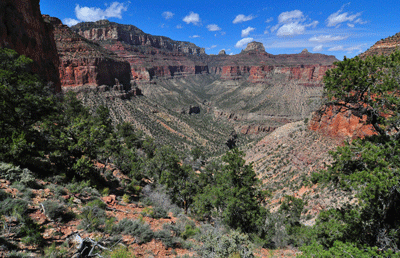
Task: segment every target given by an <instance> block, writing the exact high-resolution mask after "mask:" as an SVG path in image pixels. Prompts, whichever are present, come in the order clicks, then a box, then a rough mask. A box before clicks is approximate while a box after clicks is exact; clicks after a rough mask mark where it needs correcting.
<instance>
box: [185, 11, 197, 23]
mask: <svg viewBox="0 0 400 258" xmlns="http://www.w3.org/2000/svg"><path fill="white" fill-rule="evenodd" d="M183 21H184V22H186V23H187V24H190V23H193V24H194V25H199V24H200V21H201V20H200V16H199V14H198V13H194V12H190V13H189V14H188V15H186V16H185V17H184V18H183Z"/></svg>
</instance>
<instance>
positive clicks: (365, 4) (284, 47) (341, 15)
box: [40, 0, 400, 59]
mask: <svg viewBox="0 0 400 258" xmlns="http://www.w3.org/2000/svg"><path fill="white" fill-rule="evenodd" d="M40 6H41V11H42V13H43V14H49V15H51V16H54V17H57V18H60V19H61V20H62V21H63V23H64V24H67V25H73V24H75V23H77V22H80V21H96V20H99V19H108V20H110V21H114V22H118V23H122V24H132V25H135V26H136V27H138V28H139V29H141V30H143V31H144V32H146V33H149V34H152V35H161V36H167V37H169V38H171V39H174V40H180V41H190V42H193V43H195V44H196V45H198V46H199V47H204V48H205V49H206V53H207V54H217V53H218V52H219V51H220V50H221V49H225V51H226V52H227V54H238V53H240V51H241V50H242V49H244V48H245V47H246V45H247V43H248V42H251V41H253V40H254V41H259V42H262V43H263V44H264V46H265V50H266V51H267V52H268V53H271V54H292V53H299V52H301V50H303V49H304V48H307V49H308V50H309V51H310V52H313V53H323V54H327V55H335V56H336V57H337V58H338V59H343V56H347V57H354V56H355V55H358V54H359V53H361V52H364V51H365V50H367V49H368V48H369V47H371V46H372V45H373V44H374V43H375V42H376V41H378V40H380V39H382V38H386V37H388V36H392V35H394V34H396V33H397V32H400V15H399V13H400V4H399V2H398V0H397V1H394V0H393V1H392V0H386V1H380V2H379V1H366V0H359V1H355V2H348V1H317V0H308V1H288V0H286V1H279V0H274V1H263V0H259V1H243V0H242V1H236V0H230V1H226V0H219V1H218V0H212V1H209V0H202V1H197V0H195V1H165V0H164V1H159V0H131V1H125V2H123V1H118V2H114V1H107V0H106V1H103V0H100V1H98V0H76V1H65V0H41V1H40Z"/></svg>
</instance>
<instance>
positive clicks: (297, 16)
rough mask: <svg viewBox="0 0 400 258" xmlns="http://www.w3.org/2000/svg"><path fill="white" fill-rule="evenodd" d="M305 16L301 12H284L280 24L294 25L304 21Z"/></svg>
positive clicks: (279, 19) (280, 17) (280, 16)
mask: <svg viewBox="0 0 400 258" xmlns="http://www.w3.org/2000/svg"><path fill="white" fill-rule="evenodd" d="M303 19H304V15H303V12H302V11H300V10H294V11H290V12H283V13H281V14H280V15H279V16H278V22H279V23H293V22H294V21H299V20H303Z"/></svg>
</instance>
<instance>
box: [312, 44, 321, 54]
mask: <svg viewBox="0 0 400 258" xmlns="http://www.w3.org/2000/svg"><path fill="white" fill-rule="evenodd" d="M322 47H323V46H322V45H318V46H315V47H314V48H313V50H312V51H313V52H319V51H321V50H322Z"/></svg>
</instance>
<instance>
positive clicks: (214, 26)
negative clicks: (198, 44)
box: [207, 24, 221, 31]
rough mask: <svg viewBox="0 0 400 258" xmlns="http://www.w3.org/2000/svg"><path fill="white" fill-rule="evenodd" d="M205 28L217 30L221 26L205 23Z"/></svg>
mask: <svg viewBox="0 0 400 258" xmlns="http://www.w3.org/2000/svg"><path fill="white" fill-rule="evenodd" d="M207 29H208V30H209V31H218V30H221V28H220V27H218V25H217V24H209V25H207Z"/></svg>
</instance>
